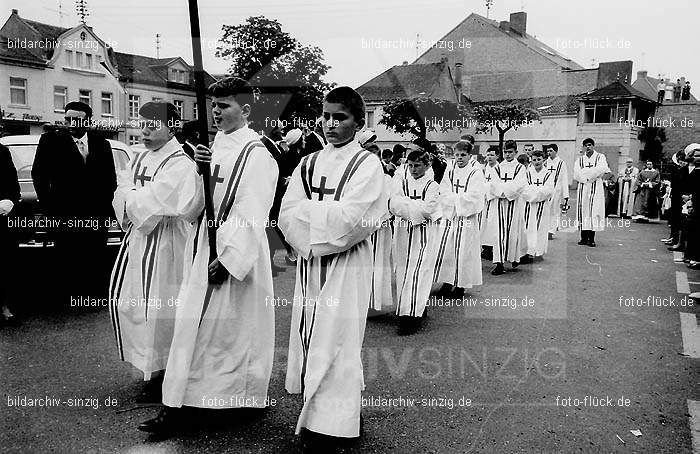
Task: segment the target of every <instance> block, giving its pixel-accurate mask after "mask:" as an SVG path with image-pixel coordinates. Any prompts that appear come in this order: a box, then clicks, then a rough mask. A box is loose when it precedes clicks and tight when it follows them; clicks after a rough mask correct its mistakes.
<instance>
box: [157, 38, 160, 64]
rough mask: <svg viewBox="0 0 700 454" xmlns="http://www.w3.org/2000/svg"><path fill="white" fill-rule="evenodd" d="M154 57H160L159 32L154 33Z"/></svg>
mask: <svg viewBox="0 0 700 454" xmlns="http://www.w3.org/2000/svg"><path fill="white" fill-rule="evenodd" d="M156 58H160V33H156Z"/></svg>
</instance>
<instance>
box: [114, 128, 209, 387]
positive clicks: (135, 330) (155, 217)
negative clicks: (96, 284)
mask: <svg viewBox="0 0 700 454" xmlns="http://www.w3.org/2000/svg"><path fill="white" fill-rule="evenodd" d="M112 206H113V207H114V212H115V213H116V216H117V221H118V222H119V225H120V226H121V228H122V229H123V230H124V231H126V235H125V236H124V240H123V242H122V245H121V247H120V249H119V253H118V255H117V259H116V261H115V263H114V268H113V270H112V276H111V280H110V287H109V296H110V304H109V309H110V317H111V320H112V326H113V328H114V332H115V336H116V341H117V348H118V349H119V355H120V357H121V359H122V360H124V361H128V362H130V363H131V364H133V365H134V366H135V367H136V368H138V369H139V370H141V371H142V372H143V373H144V379H146V380H149V379H150V378H151V376H152V374H153V373H154V372H158V371H161V370H163V369H165V366H166V364H167V361H168V352H169V351H170V342H171V340H172V336H173V326H174V322H175V311H176V308H177V305H178V304H179V301H177V295H178V292H179V290H180V285H181V284H182V274H183V254H184V243H185V239H186V238H187V235H188V234H189V233H190V232H191V231H192V230H193V226H194V222H195V221H196V219H197V216H199V214H200V213H201V211H202V208H203V199H202V189H201V182H200V180H199V176H198V175H197V168H196V165H195V163H194V161H192V159H190V158H189V157H188V156H187V155H186V154H185V153H184V151H182V147H181V146H180V144H179V143H178V142H177V140H175V139H171V140H170V141H169V142H167V143H166V144H165V145H163V146H162V147H161V148H159V149H158V150H156V151H149V150H146V151H144V152H142V153H141V154H140V155H139V156H138V157H136V158H134V159H133V160H132V161H131V163H130V166H129V168H128V169H125V170H122V171H120V172H119V174H118V186H117V189H116V191H115V193H114V199H113V201H112Z"/></svg>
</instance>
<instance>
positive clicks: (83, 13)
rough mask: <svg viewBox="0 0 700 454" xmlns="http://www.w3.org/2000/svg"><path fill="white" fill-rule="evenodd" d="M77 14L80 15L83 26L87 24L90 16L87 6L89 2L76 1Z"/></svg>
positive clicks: (85, 0) (84, 0) (83, 0)
mask: <svg viewBox="0 0 700 454" xmlns="http://www.w3.org/2000/svg"><path fill="white" fill-rule="evenodd" d="M75 12H76V13H77V14H78V18H79V19H80V23H81V24H85V21H86V20H87V17H88V16H89V15H90V12H89V11H88V6H87V0H75Z"/></svg>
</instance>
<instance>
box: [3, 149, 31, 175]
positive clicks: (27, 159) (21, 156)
mask: <svg viewBox="0 0 700 454" xmlns="http://www.w3.org/2000/svg"><path fill="white" fill-rule="evenodd" d="M7 147H8V148H9V149H10V153H11V154H12V161H13V162H14V164H15V168H16V169H17V178H19V179H20V180H31V179H32V164H33V163H34V154H35V153H36V145H22V144H18V145H8V146H7Z"/></svg>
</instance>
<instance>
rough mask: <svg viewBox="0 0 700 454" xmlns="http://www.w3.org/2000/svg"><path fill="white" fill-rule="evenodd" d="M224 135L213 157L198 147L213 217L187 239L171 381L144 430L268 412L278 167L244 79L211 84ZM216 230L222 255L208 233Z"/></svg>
mask: <svg viewBox="0 0 700 454" xmlns="http://www.w3.org/2000/svg"><path fill="white" fill-rule="evenodd" d="M207 92H208V95H209V96H211V97H212V115H213V118H214V123H215V125H216V127H217V129H218V130H219V131H218V132H217V134H216V137H215V138H214V143H213V144H212V146H211V150H209V149H208V148H207V147H205V146H203V145H198V146H197V148H196V150H195V160H196V161H197V162H202V163H205V162H209V163H210V185H211V189H212V199H213V208H214V216H215V218H214V219H207V217H206V215H205V216H204V217H203V218H202V219H201V221H200V222H199V224H198V226H197V229H195V230H194V231H193V232H192V234H191V235H190V237H189V238H188V241H187V245H188V249H187V251H186V256H185V266H186V268H185V276H184V282H183V285H182V288H181V290H180V294H179V301H180V306H179V307H178V309H177V318H176V321H175V332H174V335H173V341H172V346H171V349H170V356H169V358H168V365H167V368H166V372H165V380H164V382H163V404H165V405H166V407H165V408H164V410H163V411H161V413H160V414H159V415H158V416H157V417H156V418H154V419H152V420H149V421H146V422H144V423H142V424H141V426H139V429H140V430H143V431H146V432H155V433H161V434H162V433H167V432H170V431H172V430H173V429H175V428H177V427H181V426H182V425H183V424H184V423H185V420H186V418H185V415H186V413H184V412H183V411H182V410H181V408H180V407H183V406H187V407H197V408H204V409H222V408H227V409H230V408H249V409H262V408H265V407H267V406H268V400H267V388H268V384H269V381H270V375H271V372H272V359H273V353H274V332H275V318H274V307H273V304H272V301H273V297H274V296H273V289H272V271H271V266H270V254H269V249H268V241H267V237H266V235H265V224H266V220H267V217H268V214H269V212H270V207H271V206H272V202H273V198H274V194H275V188H276V183H277V176H278V169H277V164H276V162H275V160H274V159H273V157H272V156H271V155H270V153H269V151H268V150H267V148H266V147H265V146H264V145H263V144H262V142H261V141H260V136H259V135H258V134H257V133H256V132H254V131H253V130H251V129H250V128H248V125H247V118H248V116H249V115H250V112H251V109H252V106H253V105H254V103H255V94H254V92H253V90H252V88H251V87H250V85H249V84H248V83H247V82H245V81H243V80H242V79H239V78H236V77H229V78H225V79H222V80H220V81H218V82H216V83H214V84H212V85H211V86H210V87H209V89H208V90H207ZM209 226H214V227H216V233H215V235H216V237H215V240H216V241H215V244H216V256H215V257H213V256H211V255H210V251H209V247H208V242H209V232H208V230H209V229H208V227H209Z"/></svg>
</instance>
